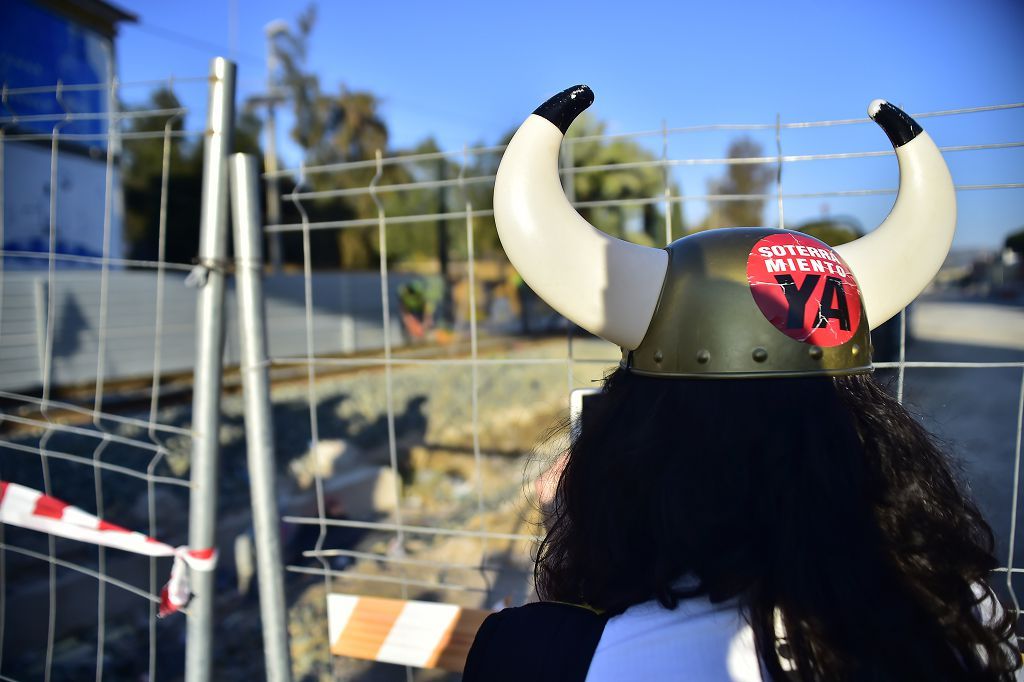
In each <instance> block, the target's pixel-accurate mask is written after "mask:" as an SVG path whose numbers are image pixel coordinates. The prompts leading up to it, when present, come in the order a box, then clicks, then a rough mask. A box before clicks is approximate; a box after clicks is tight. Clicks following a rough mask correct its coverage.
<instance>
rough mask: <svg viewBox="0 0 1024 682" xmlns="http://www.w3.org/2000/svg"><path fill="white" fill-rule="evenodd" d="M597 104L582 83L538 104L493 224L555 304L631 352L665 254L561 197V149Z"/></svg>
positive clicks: (512, 156)
mask: <svg viewBox="0 0 1024 682" xmlns="http://www.w3.org/2000/svg"><path fill="white" fill-rule="evenodd" d="M593 101H594V93H593V92H591V90H590V88H588V87H587V86H585V85H577V86H575V87H572V88H569V89H567V90H565V91H563V92H561V93H559V94H557V95H555V96H554V97H552V98H551V99H549V100H548V101H547V102H545V103H544V104H542V105H541V106H540V107H538V108H537V110H536V111H534V112H533V114H532V115H531V116H529V117H528V118H527V119H526V121H524V122H523V124H522V125H521V126H520V127H519V130H517V131H516V134H515V135H514V136H513V137H512V140H511V141H510V142H509V143H508V147H507V148H506V149H505V154H504V156H503V157H502V159H501V164H500V165H499V167H498V173H497V178H496V179H495V182H494V222H495V224H496V225H497V227H498V237H499V238H500V239H501V244H502V246H503V247H504V248H505V253H506V255H508V259H509V261H511V262H512V265H513V266H514V267H515V268H516V270H518V271H519V274H520V275H522V277H523V280H524V281H525V282H526V283H527V284H528V285H529V286H530V288H532V289H533V290H534V291H535V292H536V293H537V294H538V295H539V296H540V297H541V298H543V299H544V300H545V301H546V302H547V303H548V304H549V305H550V306H551V307H552V308H554V309H555V310H557V311H558V312H559V313H561V314H562V315H564V316H565V317H567V318H569V319H570V320H572V321H573V322H575V323H576V324H578V325H579V326H581V327H583V328H584V329H586V330H587V331H590V332H591V333H593V334H596V335H598V336H600V337H603V338H605V339H607V340H608V341H611V342H612V343H615V344H618V345H619V346H621V347H622V348H625V349H627V350H632V349H634V348H636V347H637V346H638V345H640V342H641V341H642V340H643V338H644V334H646V332H647V327H648V326H649V325H650V322H651V317H652V316H653V315H654V309H655V306H656V305H657V303H658V297H659V295H660V294H661V286H662V284H663V282H664V280H665V270H666V268H667V266H668V254H667V253H666V252H665V251H664V250H662V249H655V248H651V247H647V246H639V245H637V244H631V243H629V242H626V241H622V240H621V239H615V238H614V237H610V236H609V235H607V234H605V233H603V232H601V231H600V230H598V229H597V228H595V227H594V226H593V225H591V224H590V223H588V222H587V221H586V220H584V219H583V217H582V216H580V214H579V213H577V212H576V210H575V209H574V208H573V207H572V205H571V204H570V203H569V201H568V200H567V199H566V198H565V193H564V192H563V191H562V185H561V183H560V181H559V177H558V150H559V146H560V145H561V142H562V138H563V136H564V134H565V131H566V130H567V129H568V128H569V125H570V124H571V123H572V122H573V120H574V119H575V118H576V117H577V116H578V115H579V114H580V113H581V112H583V110H584V109H586V108H587V107H589V106H590V105H591V103H593Z"/></svg>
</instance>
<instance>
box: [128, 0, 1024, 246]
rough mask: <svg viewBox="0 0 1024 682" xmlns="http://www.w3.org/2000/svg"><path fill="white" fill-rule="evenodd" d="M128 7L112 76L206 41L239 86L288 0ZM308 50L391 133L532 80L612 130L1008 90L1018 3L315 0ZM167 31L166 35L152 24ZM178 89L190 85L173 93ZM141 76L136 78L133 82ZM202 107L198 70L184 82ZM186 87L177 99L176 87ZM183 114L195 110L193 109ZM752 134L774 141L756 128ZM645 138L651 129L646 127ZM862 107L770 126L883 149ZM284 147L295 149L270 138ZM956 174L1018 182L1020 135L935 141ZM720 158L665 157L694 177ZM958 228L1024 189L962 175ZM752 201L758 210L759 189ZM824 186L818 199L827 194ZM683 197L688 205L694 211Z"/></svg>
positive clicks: (764, 118) (492, 115) (805, 205)
mask: <svg viewBox="0 0 1024 682" xmlns="http://www.w3.org/2000/svg"><path fill="white" fill-rule="evenodd" d="M119 4H120V5H121V6H123V7H125V8H126V9H128V10H130V11H132V12H135V13H137V14H138V15H139V17H140V25H138V26H131V25H126V26H124V27H123V29H122V32H121V36H120V40H119V44H118V49H119V57H120V73H121V78H122V79H124V80H127V81H134V80H145V79H152V78H163V77H166V76H168V75H170V74H171V73H173V74H175V75H177V76H191V75H201V74H203V73H205V72H206V69H207V64H208V61H209V59H210V58H211V57H212V56H214V55H215V54H217V53H219V54H224V55H229V56H230V55H232V54H234V55H235V57H236V59H237V60H238V62H239V79H240V96H242V97H244V96H245V95H246V94H249V93H252V92H256V91H258V90H259V89H261V88H262V87H263V84H262V79H263V78H264V70H263V69H264V61H263V60H264V38H263V26H264V25H265V24H267V23H268V22H270V21H271V20H274V19H277V18H282V19H285V20H286V21H292V20H294V18H295V17H296V16H297V15H298V14H299V13H300V12H301V11H302V9H303V8H304V7H305V6H306V4H307V3H306V2H281V1H278V2H270V1H269V0H219V1H217V0H212V1H211V0H206V1H204V2H199V1H198V0H179V1H178V2H174V3H165V2H155V1H153V0H147V1H143V0H120V2H119ZM319 10H320V11H319V20H318V23H317V27H316V29H315V32H314V35H313V41H312V50H311V53H310V57H309V66H310V68H311V69H313V70H315V71H316V72H318V73H319V74H320V77H321V83H322V85H323V86H324V88H325V89H332V88H334V87H336V86H337V85H338V84H340V83H342V82H343V83H345V84H346V85H347V86H348V87H350V88H356V89H368V90H372V91H373V92H374V93H376V94H377V95H378V96H380V97H381V98H382V99H383V101H384V114H385V117H386V120H387V121H388V124H389V128H390V131H391V138H392V141H393V143H394V144H395V145H396V146H399V147H401V146H408V145H411V144H413V143H415V142H416V141H418V140H421V139H423V138H424V137H427V136H428V135H433V136H434V137H435V138H437V140H438V141H439V143H440V144H441V146H442V147H443V148H446V149H458V148H461V147H462V145H463V144H464V143H470V144H472V143H475V142H484V143H493V142H495V141H496V140H497V139H498V138H499V137H500V136H501V135H502V134H503V133H504V132H505V131H507V130H508V129H510V128H511V127H513V126H514V125H516V124H517V123H519V122H520V121H521V120H522V119H523V118H524V117H525V115H526V114H528V113H529V112H530V111H531V110H532V109H533V108H534V107H535V106H536V105H537V104H539V103H540V102H541V101H543V100H544V99H545V98H546V97H547V96H548V95H550V94H552V93H554V92H556V91H558V90H561V89H562V88H564V87H566V86H568V85H572V84H574V83H578V82H585V83H588V84H589V85H590V86H591V87H592V88H593V89H594V91H595V92H596V93H597V102H596V103H595V105H594V107H593V111H594V113H595V114H596V115H597V116H599V117H600V118H602V119H604V120H605V121H607V123H608V126H609V130H610V131H611V132H630V131H638V130H650V129H655V128H660V127H661V125H662V123H663V121H664V122H665V123H666V124H667V125H668V126H670V127H676V126H687V125H694V124H703V123H761V122H773V121H774V120H775V117H776V115H777V114H778V115H779V116H781V119H782V121H784V122H785V121H810V120H820V119H845V118H856V117H862V116H864V115H865V113H864V112H865V108H866V106H867V103H868V102H869V101H871V100H872V99H874V98H875V97H883V98H887V99H891V100H892V101H893V102H896V103H900V104H902V106H904V108H906V109H907V110H908V111H911V112H923V111H934V110H943V109H955V108H961V107H972V106H982V105H991V104H1005V103H1011V102H1021V101H1024V3H1021V2H1015V1H1011V0H1001V1H989V2H984V1H982V2H973V3H965V2H953V1H950V0H939V1H933V2H920V1H916V0H914V1H910V2H899V3H892V2H890V3H882V2H876V1H874V0H868V1H861V2H856V3H831V2H820V1H819V2H750V3H734V4H727V3H700V4H697V3H688V2H674V3H672V2H650V1H644V0H639V1H637V0H634V1H633V2H629V3H622V2H615V3H612V2H590V3H552V2H534V1H532V0H531V1H521V2H517V3H498V2H479V1H477V2H459V3H457V2H442V1H437V2H429V3H421V2H415V3H414V2H404V3H403V2H392V3H386V4H384V3H369V2H358V3H357V2H326V1H324V2H321V3H319ZM165 31H172V32H175V33H177V34H180V35H181V36H188V37H189V38H190V39H191V41H189V40H185V39H184V38H183V37H174V38H172V37H168V36H166V34H165V33H164V32H165ZM190 93H191V94H190ZM138 94H139V95H140V96H141V95H142V94H143V93H141V92H140V93H138ZM182 96H183V97H184V98H185V99H186V102H187V103H188V104H190V105H193V106H196V107H198V108H200V109H201V108H202V105H203V100H202V97H203V95H202V91H201V88H183V89H182ZM189 98H191V100H190V99H189ZM922 123H923V125H924V126H925V128H926V129H927V130H928V131H929V132H930V133H931V134H932V136H933V137H934V138H935V139H936V141H937V142H938V143H939V144H940V145H968V144H985V143H995V142H1021V141H1024V110H1022V109H1015V110H1011V111H1004V112H990V113H979V114H970V115H963V116H956V117H950V118H935V119H926V120H922ZM190 125H193V126H195V125H201V123H200V122H199V121H192V122H191V123H190ZM729 137H730V135H725V134H717V135H681V136H673V137H672V138H671V140H670V149H669V155H670V156H672V157H675V158H691V157H714V156H722V155H723V154H724V151H725V148H726V145H727V143H728V140H729ZM755 137H756V138H757V139H758V140H759V141H760V142H762V144H763V146H764V148H765V150H766V152H768V153H772V154H773V153H774V152H775V139H774V133H773V132H770V133H767V134H764V135H761V134H758V135H755ZM652 144H653V145H654V147H656V148H657V150H658V151H659V152H660V147H661V140H660V139H655V140H652ZM886 145H887V143H886V140H885V137H884V136H883V135H882V134H881V132H880V131H878V130H877V129H874V128H873V126H870V125H867V124H864V125H858V126H843V127H838V128H828V129H818V130H795V131H788V132H786V133H784V135H783V139H782V146H783V153H784V154H804V153H815V152H841V151H866V150H881V149H885V148H886ZM289 151H290V154H291V156H290V158H288V159H287V160H288V161H289V162H291V164H295V163H297V161H298V158H297V157H296V155H295V152H294V149H292V150H286V156H287V155H288V154H289ZM947 159H948V161H949V163H950V167H951V170H952V172H953V176H954V179H955V180H956V182H957V183H958V184H993V183H1021V182H1024V148H1013V149H1001V150H991V151H981V152H960V153H951V154H949V155H947ZM721 172H722V169H721V168H718V167H700V168H698V169H693V170H691V171H687V172H680V173H678V174H677V176H676V178H675V179H676V180H677V181H678V182H680V183H681V184H682V186H683V189H684V191H686V192H689V193H695V194H699V193H703V192H704V191H705V188H706V182H707V179H708V177H710V176H711V175H717V174H720V173H721ZM896 177H897V175H896V163H895V161H894V159H893V158H891V157H887V158H881V159H863V160H856V161H812V162H806V163H802V164H800V163H794V164H787V165H786V166H785V170H784V176H783V186H784V189H785V191H787V192H813V191H819V190H821V191H824V190H830V189H837V190H846V189H872V188H883V187H892V186H895V184H896ZM959 200H960V205H961V212H960V228H959V232H958V237H957V241H956V243H957V245H958V246H962V247H974V246H988V247H991V246H996V245H997V244H999V243H1000V242H1001V241H1002V239H1003V238H1004V236H1005V235H1006V234H1007V233H1008V232H1010V231H1013V230H1014V229H1017V228H1019V227H1020V226H1022V225H1024V189H1000V190H991V191H973V192H961V193H960V195H959ZM771 203H772V205H771V206H769V208H768V210H767V211H766V214H765V221H766V222H767V223H769V224H773V223H774V222H775V221H776V213H775V208H774V202H771ZM891 203H892V197H891V196H886V195H883V196H875V197H865V198H857V199H828V200H825V201H822V200H821V199H808V200H799V199H794V200H791V201H790V200H787V203H786V222H787V224H788V225H793V224H797V223H799V222H800V221H802V220H805V219H809V218H813V217H817V216H819V215H821V214H822V213H823V212H826V211H827V212H829V213H830V214H833V215H835V214H844V215H852V216H854V217H856V218H857V219H858V220H860V221H861V222H862V223H863V224H864V225H865V226H867V227H871V226H872V225H874V224H877V222H879V221H880V220H881V219H883V218H884V217H885V214H886V212H887V211H888V209H889V207H890V206H891ZM826 204H827V205H826ZM705 211H706V206H705V205H703V204H702V203H701V202H694V204H693V205H688V206H687V218H688V219H689V220H691V221H696V220H699V219H700V217H701V216H702V215H703V214H704V212H705Z"/></svg>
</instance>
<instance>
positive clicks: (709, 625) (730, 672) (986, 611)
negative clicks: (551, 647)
mask: <svg viewBox="0 0 1024 682" xmlns="http://www.w3.org/2000/svg"><path fill="white" fill-rule="evenodd" d="M974 590H975V594H977V595H978V597H979V598H980V597H981V596H982V595H983V594H985V592H986V590H985V588H984V587H982V586H981V585H975V586H974ZM978 615H979V616H980V617H981V619H982V621H983V622H992V621H993V620H994V619H996V618H997V617H999V616H1001V615H1002V607H1001V606H999V603H998V602H997V601H995V600H994V599H992V598H991V597H989V598H988V599H986V600H985V601H983V602H982V603H981V605H980V608H979V614H978ZM766 679H769V678H768V675H767V673H765V674H764V675H763V676H762V667H761V663H760V659H759V658H758V656H757V650H756V649H755V647H754V632H753V630H751V629H750V625H748V624H747V622H746V620H744V618H743V614H742V613H741V612H740V610H739V608H738V606H737V604H736V601H735V600H732V601H728V602H722V603H720V604H712V603H711V602H710V601H709V600H708V599H707V597H696V598H693V599H687V600H685V601H682V602H680V603H679V606H678V607H676V609H675V610H669V609H666V608H664V607H663V606H661V604H659V603H658V602H657V601H649V602H644V603H643V604H637V605H635V606H631V607H630V608H628V609H627V610H626V611H625V612H624V613H622V614H620V615H618V616H615V617H613V618H610V619H609V620H608V625H607V626H606V627H605V629H604V634H602V635H601V639H600V641H599V642H598V644H597V650H596V651H595V652H594V658H593V659H592V660H591V663H590V670H589V671H588V672H587V682H622V680H688V681H691V682H762V680H766ZM1016 679H1017V680H1018V681H1019V682H1024V670H1018V671H1017V674H1016Z"/></svg>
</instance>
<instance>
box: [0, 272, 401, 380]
mask: <svg viewBox="0 0 1024 682" xmlns="http://www.w3.org/2000/svg"><path fill="white" fill-rule="evenodd" d="M413 277H414V275H408V274H401V273H397V274H392V275H390V276H389V286H390V292H391V296H390V300H391V304H390V305H391V319H390V326H391V334H392V341H393V342H394V343H395V344H396V345H398V344H400V343H401V342H402V332H401V323H400V321H399V313H398V302H397V296H396V290H397V288H398V286H399V285H401V284H402V283H404V282H406V281H408V280H410V279H412V278H413ZM312 284H313V347H314V350H315V353H316V354H317V355H323V354H330V353H341V352H346V353H350V352H354V351H366V350H374V349H378V348H383V345H384V333H383V324H382V315H381V296H380V276H379V275H378V274H376V273H371V272H365V273H364V272H352V273H316V274H314V275H313V280H312ZM2 285H3V293H2V298H0V390H8V391H23V390H26V389H28V388H31V387H33V386H38V385H39V384H41V383H42V367H43V363H42V357H43V352H44V345H45V344H44V339H45V330H46V313H47V287H48V284H47V276H46V273H45V272H42V271H38V270H36V271H26V270H21V271H17V270H15V271H11V270H8V271H7V272H5V273H3V275H2ZM231 285H232V286H229V289H228V292H227V296H226V300H225V303H226V315H227V321H226V337H227V338H226V351H225V361H226V363H227V364H228V365H232V364H237V363H238V357H239V355H238V328H237V316H236V313H235V293H234V289H233V288H232V287H233V282H232V283H231ZM264 289H265V293H266V305H267V319H268V321H269V334H268V337H269V339H268V342H269V345H270V352H271V356H272V357H274V358H281V357H288V356H302V355H305V354H306V323H305V294H304V282H303V277H302V275H274V276H269V277H267V278H266V279H265V282H264ZM52 295H53V296H54V311H55V320H54V329H53V362H52V367H51V381H52V384H53V385H54V386H60V385H64V384H81V383H88V382H92V381H94V380H95V379H96V373H97V359H98V358H97V353H98V349H99V339H100V337H99V326H100V324H99V323H100V273H99V272H98V271H94V270H60V271H58V272H57V274H56V279H55V286H54V291H53V292H52ZM163 300H164V317H163V319H164V322H163V330H162V334H161V342H162V349H161V352H160V371H161V372H181V371H187V370H189V369H190V368H192V367H193V366H194V357H195V309H196V290H195V289H192V288H189V287H187V286H185V273H182V272H173V273H171V272H169V273H167V275H166V280H165V284H164V297H163ZM156 301H157V277H156V273H154V272H148V271H111V272H110V280H109V293H108V312H107V323H106V352H105V371H104V375H105V377H106V379H107V380H108V381H110V380H117V379H128V378H135V377H148V376H151V375H152V372H153V366H154V345H155V342H156V334H155V321H156Z"/></svg>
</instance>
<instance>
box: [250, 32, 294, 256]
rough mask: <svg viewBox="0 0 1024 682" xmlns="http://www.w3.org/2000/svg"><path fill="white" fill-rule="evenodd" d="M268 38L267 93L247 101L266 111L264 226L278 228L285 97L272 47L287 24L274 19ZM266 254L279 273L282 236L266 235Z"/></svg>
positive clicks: (273, 233) (252, 105)
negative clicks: (277, 84) (279, 148)
mask: <svg viewBox="0 0 1024 682" xmlns="http://www.w3.org/2000/svg"><path fill="white" fill-rule="evenodd" d="M263 31H264V33H265V34H266V37H267V91H266V93H264V94H262V95H253V96H252V97H249V99H248V100H247V103H248V105H249V106H250V107H257V106H265V107H267V118H266V126H265V127H266V132H267V139H266V142H265V146H264V150H263V153H264V159H263V163H264V166H265V170H266V173H267V182H266V188H267V224H268V225H277V224H279V223H280V222H281V192H280V189H279V188H278V184H277V175H276V173H277V170H278V165H277V113H276V111H275V107H276V106H277V105H278V104H281V103H282V102H284V101H285V99H286V98H285V96H284V95H283V94H281V93H280V92H278V90H277V88H276V87H275V85H274V71H275V70H276V69H277V49H276V48H275V47H274V38H275V36H277V35H279V34H281V33H286V32H287V31H288V24H287V23H286V22H285V21H284V20H282V19H275V20H274V21H271V22H270V23H269V24H267V25H266V26H265V27H264V28H263ZM267 251H268V254H267V255H269V256H270V258H269V260H270V268H271V272H275V273H277V272H281V263H282V251H281V233H280V232H271V233H270V234H268V235H267Z"/></svg>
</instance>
